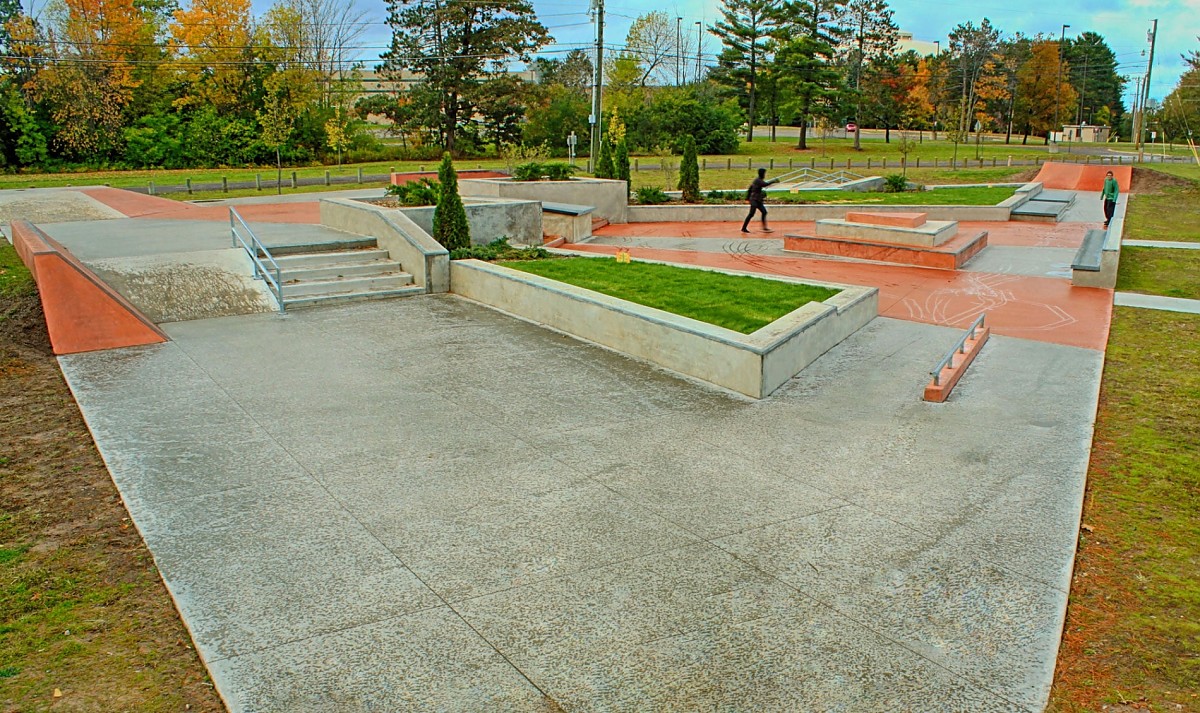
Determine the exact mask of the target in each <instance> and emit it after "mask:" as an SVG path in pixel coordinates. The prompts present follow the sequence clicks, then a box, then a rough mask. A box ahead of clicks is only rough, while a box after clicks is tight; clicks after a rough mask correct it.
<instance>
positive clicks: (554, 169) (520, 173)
mask: <svg viewBox="0 0 1200 713" xmlns="http://www.w3.org/2000/svg"><path fill="white" fill-rule="evenodd" d="M575 170H576V169H575V167H574V166H572V165H571V164H569V163H540V162H538V161H530V162H528V163H522V164H520V165H519V166H514V167H513V171H512V177H513V180H514V181H540V180H542V177H543V176H544V177H546V178H549V179H550V180H551V181H569V180H571V174H573V173H575Z"/></svg>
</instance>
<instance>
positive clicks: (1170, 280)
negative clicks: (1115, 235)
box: [1117, 245, 1200, 300]
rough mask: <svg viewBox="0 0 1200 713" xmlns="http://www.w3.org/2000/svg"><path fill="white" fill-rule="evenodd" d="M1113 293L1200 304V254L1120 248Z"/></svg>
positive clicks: (1175, 250) (1184, 251)
mask: <svg viewBox="0 0 1200 713" xmlns="http://www.w3.org/2000/svg"><path fill="white" fill-rule="evenodd" d="M1117 289H1118V290H1120V291H1122V292H1140V293H1142V294H1146V295H1162V296H1163V297H1182V298H1184V299H1189V300H1200V250H1182V249H1177V248H1137V247H1131V246H1128V245H1127V246H1125V247H1123V248H1121V267H1120V271H1119V274H1118V275H1117Z"/></svg>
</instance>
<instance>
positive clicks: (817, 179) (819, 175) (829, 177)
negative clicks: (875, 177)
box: [773, 166, 863, 184]
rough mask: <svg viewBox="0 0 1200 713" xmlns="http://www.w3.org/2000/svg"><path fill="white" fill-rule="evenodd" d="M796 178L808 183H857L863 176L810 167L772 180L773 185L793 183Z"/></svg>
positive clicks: (845, 171)
mask: <svg viewBox="0 0 1200 713" xmlns="http://www.w3.org/2000/svg"><path fill="white" fill-rule="evenodd" d="M796 177H803V178H804V179H805V180H806V182H809V183H827V184H828V183H834V184H836V183H838V182H839V181H840V182H841V183H846V182H849V181H857V180H859V179H861V178H863V176H860V175H859V174H857V173H852V172H850V171H847V170H845V169H842V170H838V171H819V170H816V169H813V168H811V167H808V166H806V167H804V168H798V169H796V170H795V171H789V172H787V173H785V174H783V175H781V176H778V177H776V178H775V179H774V181H773V182H774V183H794V182H795V180H793V179H794V178H796Z"/></svg>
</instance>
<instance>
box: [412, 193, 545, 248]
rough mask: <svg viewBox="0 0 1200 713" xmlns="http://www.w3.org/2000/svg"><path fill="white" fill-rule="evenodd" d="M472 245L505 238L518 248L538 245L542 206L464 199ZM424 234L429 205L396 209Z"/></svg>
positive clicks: (430, 224)
mask: <svg viewBox="0 0 1200 713" xmlns="http://www.w3.org/2000/svg"><path fill="white" fill-rule="evenodd" d="M463 208H465V209H466V211H467V226H468V227H469V229H470V231H471V244H472V245H486V244H488V243H490V242H492V241H493V240H495V239H496V238H508V239H509V242H511V243H514V244H520V245H541V244H542V206H541V204H540V203H538V202H537V201H528V200H509V199H504V198H464V199H463ZM399 210H400V212H401V213H403V214H405V215H407V216H408V217H409V218H410V219H412V221H413V222H414V223H416V224H417V225H419V226H420V227H421V230H424V231H425V232H426V233H432V232H433V211H434V208H433V206H420V207H417V208H400V209H399Z"/></svg>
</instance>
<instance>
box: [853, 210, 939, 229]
mask: <svg viewBox="0 0 1200 713" xmlns="http://www.w3.org/2000/svg"><path fill="white" fill-rule="evenodd" d="M928 215H929V214H928V213H861V212H851V213H847V214H846V222H847V223H866V224H867V225H889V226H892V227H894V228H919V227H921V226H922V225H925V219H926V217H927V216H928Z"/></svg>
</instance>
